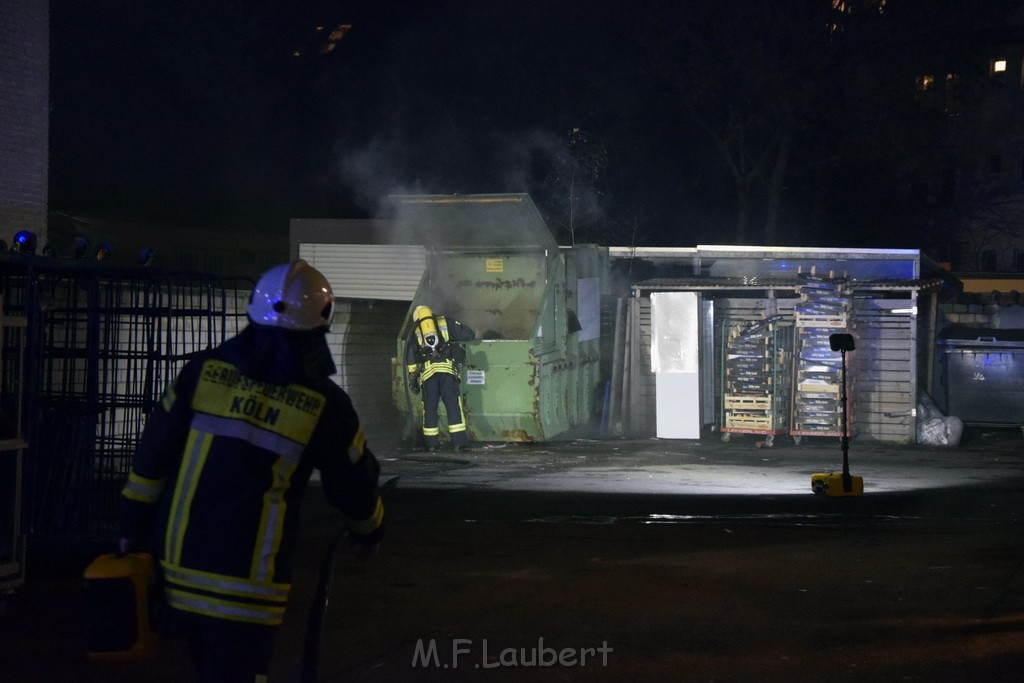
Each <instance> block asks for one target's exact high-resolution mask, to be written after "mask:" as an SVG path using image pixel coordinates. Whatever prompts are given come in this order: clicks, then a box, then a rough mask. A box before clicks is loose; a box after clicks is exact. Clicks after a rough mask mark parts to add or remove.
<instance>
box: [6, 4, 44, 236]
mask: <svg viewBox="0 0 1024 683" xmlns="http://www.w3.org/2000/svg"><path fill="white" fill-rule="evenodd" d="M49 83H50V20H49V4H48V3H47V2H45V0H4V2H2V3H0V240H3V241H4V243H5V244H6V245H7V246H8V247H9V246H10V244H11V243H12V240H13V237H14V235H15V234H16V233H17V232H19V231H20V230H29V231H31V232H34V233H36V235H37V236H38V239H39V242H40V246H42V242H44V241H45V237H46V214H47V193H48V187H49V182H48V175H49V117H50V108H49V88H50V85H49Z"/></svg>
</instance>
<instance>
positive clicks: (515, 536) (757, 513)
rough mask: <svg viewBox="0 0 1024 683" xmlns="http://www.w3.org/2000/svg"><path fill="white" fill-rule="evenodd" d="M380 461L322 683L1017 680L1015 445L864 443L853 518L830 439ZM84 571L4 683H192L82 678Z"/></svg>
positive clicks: (16, 626) (53, 581)
mask: <svg viewBox="0 0 1024 683" xmlns="http://www.w3.org/2000/svg"><path fill="white" fill-rule="evenodd" d="M372 445H374V447H375V451H376V452H377V454H378V457H379V458H380V459H381V462H382V467H383V472H382V478H383V479H390V478H393V477H399V479H398V481H397V487H396V488H395V489H394V490H393V491H392V492H391V493H390V494H389V495H388V498H387V500H386V510H387V516H388V531H387V538H386V540H385V543H384V545H383V546H382V548H381V549H380V552H379V554H378V555H377V557H375V558H374V559H373V560H372V561H370V562H363V561H360V560H359V559H357V558H356V557H355V554H354V553H353V552H352V551H351V549H349V548H348V547H343V548H342V549H341V551H340V552H339V553H338V556H337V559H336V562H335V566H334V573H333V585H332V590H331V593H330V600H329V603H328V605H327V610H326V613H325V618H324V638H323V645H322V649H321V656H320V658H319V673H320V680H324V681H350V680H355V681H371V680H372V681H378V680H403V681H404V680H413V681H419V680H424V681H434V680H437V681H444V680H454V681H462V680H483V681H512V680H516V681H522V680H531V681H532V680H537V681H567V680H570V681H571V680H598V681H622V680H629V679H636V680H647V681H680V680H683V681H690V680H692V681H741V680H742V681H749V680H769V681H773V680H785V681H822V680H859V681H864V680H867V681H875V680H877V681H894V680H895V681H899V680H912V681H913V680H916V681H947V680H948V681H963V680H988V681H1003V680H1005V681H1010V680H1013V681H1016V680H1019V679H1020V677H1021V676H1022V675H1024V437H1022V436H1021V432H1020V430H974V431H970V432H968V434H966V435H965V441H964V443H963V444H962V445H960V446H958V447H956V448H941V447H923V446H910V447H900V446H888V445H880V444H875V443H870V442H860V441H859V440H857V439H855V440H853V441H852V442H851V444H850V448H849V462H850V470H851V472H852V473H853V474H855V475H858V476H862V477H864V482H865V493H864V496H863V497H858V498H828V497H824V496H819V495H814V494H813V493H812V492H811V487H810V476H811V474H812V473H815V472H823V471H839V470H841V467H842V452H841V449H840V447H839V443H838V440H831V439H821V440H814V439H803V440H802V441H801V443H800V445H796V444H794V443H793V442H792V441H791V440H787V439H785V438H777V439H776V441H775V445H774V446H773V447H772V448H758V447H757V446H756V440H755V439H754V438H750V439H745V438H739V439H736V438H734V439H733V440H732V441H730V442H729V443H722V442H721V441H720V440H719V439H717V438H715V437H714V436H712V435H709V436H708V437H707V438H705V439H701V440H699V441H670V440H658V439H640V440H590V439H577V440H565V441H560V442H555V443H550V444H532V445H522V444H475V445H474V449H473V450H471V451H469V452H466V453H450V452H444V451H442V452H438V453H434V454H427V453H415V452H410V451H409V450H408V449H407V448H405V447H403V446H402V445H401V444H394V445H391V444H387V443H384V442H378V443H376V444H372ZM305 515H306V516H305V526H304V534H303V537H302V542H301V550H300V555H301V558H302V561H301V562H300V567H301V570H300V572H299V575H298V577H297V581H296V588H295V590H294V592H293V598H292V601H291V603H290V606H289V611H288V614H287V617H286V622H285V625H284V627H283V629H282V633H281V638H280V644H279V648H278V652H277V655H276V657H275V661H274V667H273V670H272V674H273V676H272V679H271V680H278V681H297V680H299V679H300V677H299V671H300V670H301V666H302V659H303V650H304V647H303V645H304V635H305V631H306V626H307V623H308V616H309V614H310V611H311V609H312V608H313V607H314V606H316V605H314V599H313V594H314V587H315V585H316V582H317V578H318V574H319V570H320V566H321V560H322V558H323V555H324V551H325V549H326V548H327V547H328V546H329V544H330V542H331V540H332V539H333V538H334V536H335V535H336V533H337V531H338V520H337V517H336V516H335V515H334V513H333V512H332V511H331V509H330V508H329V507H328V506H326V505H325V503H324V501H323V498H322V496H321V495H319V492H317V491H315V490H314V491H311V494H310V495H309V496H307V503H306V509H305ZM44 559H45V560H46V561H48V562H49V561H50V560H51V559H52V558H44V557H40V558H39V562H42V561H44ZM58 565H59V567H60V569H58ZM76 571H77V572H79V574H78V575H79V576H80V567H78V566H76V564H75V561H74V558H70V557H69V558H65V559H64V561H61V562H57V563H52V562H51V567H50V569H49V570H47V569H45V568H43V567H37V569H36V571H35V572H34V573H35V575H36V576H35V577H33V576H32V573H31V572H30V576H29V580H28V582H27V583H26V585H25V586H23V587H22V588H20V589H19V590H18V591H16V592H15V593H14V594H13V595H11V596H9V597H8V599H7V606H6V611H5V614H4V616H3V617H2V619H0V626H2V631H0V634H2V641H3V643H4V644H3V648H2V653H0V680H54V681H71V680H90V681H91V680H153V681H180V680H188V672H187V667H188V662H187V659H186V657H185V656H184V648H183V645H182V643H181V642H179V641H177V640H176V639H173V638H172V639H168V640H165V641H164V642H163V643H162V647H161V652H160V654H159V656H158V657H157V658H156V659H155V660H151V661H149V662H146V663H144V664H139V665H131V666H117V667H112V666H108V665H104V666H98V665H96V664H94V663H91V662H89V661H88V660H87V659H86V658H85V656H84V654H83V652H82V637H81V635H82V626H83V624H82V619H81V612H82V609H81V608H82V587H81V581H80V580H78V579H77V577H76V576H75V572H76Z"/></svg>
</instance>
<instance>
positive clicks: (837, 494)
mask: <svg viewBox="0 0 1024 683" xmlns="http://www.w3.org/2000/svg"><path fill="white" fill-rule="evenodd" d="M811 490H812V491H814V493H816V494H818V495H824V496H829V497H832V498H851V497H855V496H863V495H864V477H855V476H853V475H852V474H851V475H850V486H849V490H846V489H845V488H844V487H843V473H842V472H820V473H818V474H812V475H811Z"/></svg>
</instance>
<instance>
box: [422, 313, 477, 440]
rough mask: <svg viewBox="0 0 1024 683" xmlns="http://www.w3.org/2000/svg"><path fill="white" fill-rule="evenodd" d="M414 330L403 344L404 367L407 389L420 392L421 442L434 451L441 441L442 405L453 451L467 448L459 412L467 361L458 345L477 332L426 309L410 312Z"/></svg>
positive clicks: (462, 415) (464, 427) (463, 350)
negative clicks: (461, 378)
mask: <svg viewBox="0 0 1024 683" xmlns="http://www.w3.org/2000/svg"><path fill="white" fill-rule="evenodd" d="M412 322H413V328H412V331H411V332H410V333H409V336H408V338H407V340H406V344H405V366H406V370H407V371H408V373H409V389H410V390H411V391H412V393H414V394H418V393H420V391H421V390H422V392H423V396H422V399H423V442H424V445H425V446H426V448H427V450H431V451H433V450H435V449H436V448H437V445H438V442H439V440H440V432H441V430H440V428H439V427H438V417H439V413H438V404H439V403H444V410H445V414H446V415H447V417H448V433H449V436H450V438H451V442H452V446H454V448H455V450H456V451H463V450H465V449H466V448H467V446H468V445H469V437H468V436H467V435H466V416H465V413H464V411H463V410H462V395H461V393H460V386H459V385H460V382H459V370H460V367H461V365H462V363H464V362H465V360H466V350H465V348H464V347H463V346H462V345H461V344H459V343H458V342H465V341H470V340H472V339H473V338H475V337H476V333H475V332H474V331H473V329H472V328H471V327H469V326H468V325H464V324H462V323H460V322H459V321H458V320H454V319H448V318H445V316H443V315H435V314H434V312H433V311H431V310H430V308H428V307H427V306H417V307H416V308H415V309H413V312H412Z"/></svg>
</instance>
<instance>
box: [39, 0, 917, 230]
mask: <svg viewBox="0 0 1024 683" xmlns="http://www.w3.org/2000/svg"><path fill="white" fill-rule="evenodd" d="M758 4H760V3H754V5H755V6H756V5H758ZM814 4H815V3H806V2H803V1H800V2H789V1H787V0H783V1H782V2H779V3H766V5H768V6H772V7H779V8H784V9H780V10H779V11H778V12H775V10H772V11H771V12H769V14H772V16H771V17H767V18H766V17H765V16H763V15H762V14H763V13H761V14H759V13H758V12H746V11H743V12H740V11H736V10H735V9H733V10H728V9H723V10H714V11H712V10H709V9H708V8H710V7H718V6H721V5H725V6H742V7H746V3H707V4H706V5H707V6H706V7H705V6H704V5H703V4H701V3H681V2H678V1H673V0H665V1H659V0H638V1H637V2H628V3H627V2H621V1H618V0H588V1H586V2H582V1H578V2H569V1H560V0H543V1H542V0H521V1H520V2H516V3H491V2H481V1H479V0H475V1H470V0H463V1H458V0H437V1H434V2H418V1H411V0H409V1H405V2H397V1H387V0H382V1H376V2H373V1H370V0H366V1H352V2H345V1H343V0H338V1H336V2H325V1H322V0H319V1H314V2H286V1H283V0H278V1H271V0H249V1H246V0H223V1H221V0H218V2H201V3H200V2H184V3H167V2H155V1H153V0H131V1H129V0H98V1H97V2H91V3H82V2H75V1H72V0H51V24H52V39H51V73H52V77H51V104H52V113H51V209H52V210H56V211H64V212H68V213H80V214H88V215H110V216H118V217H125V218H131V219H137V220H145V221H146V222H151V223H152V222H159V221H167V222H188V223H193V224H200V225H209V226H217V225H224V226H232V227H239V226H244V227H250V228H252V229H259V230H274V231H277V230H280V231H287V221H288V219H289V218H293V217H294V218H299V217H330V218H358V217H367V216H373V215H377V213H378V212H379V211H381V210H382V209H381V200H382V198H384V197H386V195H387V194H389V193H414V192H424V193H463V194H471V193H490V192H529V193H530V194H531V196H533V197H534V198H535V200H536V201H537V202H538V204H539V205H541V207H542V211H543V212H544V213H545V215H546V216H548V217H549V219H550V222H551V223H552V224H554V225H555V226H556V227H555V229H556V232H558V233H559V234H558V239H559V240H560V241H561V242H563V243H566V242H567V241H568V239H569V237H570V235H569V233H568V232H567V230H568V227H567V226H568V225H569V223H570V220H569V218H568V217H569V216H570V215H572V217H573V220H576V221H578V223H577V224H578V226H579V228H578V231H577V234H576V238H577V239H584V238H585V239H586V240H587V241H599V242H602V243H607V244H628V243H631V242H637V243H640V244H646V245H649V246H689V245H693V244H697V243H716V242H727V241H729V239H728V236H729V235H730V234H732V230H733V228H734V224H735V220H736V219H735V205H736V194H735V183H734V180H733V177H732V176H731V175H730V170H729V168H728V166H727V165H726V164H725V163H723V160H722V157H721V155H720V154H719V152H718V151H717V150H716V147H715V143H714V140H713V138H712V137H710V136H709V134H708V131H707V130H704V129H702V128H701V126H700V125H698V123H697V122H696V121H695V120H694V118H693V117H692V116H691V115H690V114H691V113H692V105H693V103H696V104H697V105H698V106H704V107H705V109H704V110H703V111H702V112H701V114H702V115H703V117H704V120H705V121H710V122H711V123H712V124H713V125H717V124H719V123H721V122H722V121H724V120H725V118H726V117H727V116H728V113H729V111H730V107H732V106H733V105H734V104H735V103H736V102H746V103H747V104H746V105H745V106H746V109H745V110H744V111H746V112H748V113H749V112H757V113H756V114H755V115H754V116H753V117H752V119H759V118H763V119H764V120H763V121H761V120H754V121H753V123H752V126H756V127H757V128H756V129H755V128H749V129H748V135H749V136H750V138H754V136H755V134H756V135H757V136H760V137H763V138H764V139H765V140H766V141H767V140H769V139H770V138H771V136H772V135H775V134H776V133H777V129H778V127H777V122H778V119H777V118H776V119H773V118H772V117H771V116H768V115H767V114H765V115H764V116H762V115H761V112H766V111H768V112H770V111H772V108H773V107H774V111H783V110H784V109H785V105H787V104H788V102H793V101H798V102H800V103H805V101H807V100H809V99H810V98H809V97H803V96H802V95H801V94H800V93H803V92H804V90H813V88H812V87H811V86H807V87H806V88H805V86H804V84H803V80H804V76H803V75H802V74H805V73H807V65H806V64H803V63H799V64H797V63H795V61H799V59H803V56H804V54H805V53H809V52H810V53H813V51H814V50H816V49H818V47H819V46H820V45H822V44H824V43H820V42H819V43H812V42H811V40H810V39H808V38H806V37H805V36H807V35H811V36H815V38H814V39H815V40H817V36H818V35H819V34H820V35H821V36H825V37H826V40H825V42H827V32H826V31H824V30H822V31H820V32H819V31H818V30H817V29H818V28H821V26H822V25H823V24H822V19H821V15H820V13H819V12H820V8H816V9H815V11H808V10H807V9H806V8H807V7H808V6H810V5H814ZM890 4H892V3H890ZM828 5H829V3H827V2H824V3H821V7H827V6H828ZM695 6H697V7H700V8H701V9H699V10H697V9H692V8H693V7H695ZM688 8H689V9H688ZM766 22H768V23H766ZM771 22H778V25H779V26H783V27H790V28H787V29H785V31H789V33H786V32H785V31H783V32H781V37H780V35H779V33H780V32H778V31H776V32H774V35H770V34H773V31H770V30H767V29H766V26H770V25H771ZM338 24H351V25H352V28H351V30H350V31H348V33H347V34H346V35H345V37H344V38H343V39H342V40H341V41H339V42H337V44H336V47H335V49H334V50H333V51H331V52H329V53H327V54H322V53H319V52H318V51H317V49H318V48H319V47H321V46H323V45H324V44H325V38H324V36H325V35H326V33H329V32H330V30H331V29H332V28H334V27H335V26H337V25H338ZM317 25H321V26H324V27H325V30H324V31H322V32H319V33H318V32H317V31H315V30H314V27H315V26H317ZM809 26H813V27H816V29H815V30H814V31H808V30H807V27H809ZM709 29H710V30H709ZM886 49H888V48H886ZM296 53H298V56H296ZM766 54H768V55H769V56H768V57H765V55H766ZM873 54H875V56H876V58H878V59H881V58H882V57H884V56H885V55H886V54H887V53H885V51H884V50H875V51H874V52H873ZM798 58H799V59H798ZM836 61H838V60H836ZM848 62H849V60H847V63H848ZM759 63H761V64H762V68H761V70H760V71H756V70H755V71H753V72H752V73H751V74H745V73H739V72H738V71H737V69H739V70H740V71H742V70H745V69H747V68H748V67H749V66H750V65H756V64H759ZM765 64H767V65H771V68H772V69H777V70H776V71H771V70H768V69H767V68H766V67H765V66H764V65H765ZM858 64H860V65H861V66H863V67H864V68H865V69H868V70H870V68H872V67H874V68H879V65H877V64H876V65H871V64H864V63H863V62H858ZM737 65H741V66H739V67H738V66H737ZM698 67H699V68H698ZM828 67H829V68H830V69H833V70H835V69H836V65H835V63H830V64H829V65H828ZM787 70H789V71H791V73H789V74H788V76H787V73H786V72H787ZM883 70H884V71H887V72H888V73H889V76H890V79H891V78H892V77H893V74H892V71H891V69H883ZM839 71H841V72H842V73H841V78H833V79H832V80H833V81H838V82H850V83H854V82H855V81H854V80H853V78H854V76H855V75H858V74H855V73H854V72H853V71H852V70H850V69H846V70H843V69H839ZM793 74H800V76H799V77H798V78H795V79H794V78H793V77H792V76H793ZM860 75H862V74H860ZM832 76H835V74H832ZM766 80H770V82H771V90H766V89H765V82H766ZM909 82H910V83H912V80H911V81H909ZM891 85H892V84H891V83H890V84H889V85H888V86H887V85H879V86H877V87H874V86H873V87H872V91H873V92H879V93H883V92H885V91H886V88H887V87H889V86H891ZM813 87H818V85H817V84H815V85H814V86H813ZM850 87H852V86H850ZM775 93H782V94H783V95H780V96H779V97H776V96H775ZM909 93H910V91H909V90H908V94H909ZM826 95H827V97H828V98H831V99H828V100H827V101H828V102H831V104H830V105H829V106H836V107H837V108H836V109H835V110H834V111H833V110H829V111H823V110H822V109H821V107H820V106H818V108H817V109H813V107H810V106H807V105H806V104H804V106H805V107H806V108H808V109H812V110H813V111H815V116H811V117H805V118H803V119H801V120H800V121H799V122H798V124H799V125H797V126H795V130H796V139H797V140H798V143H799V144H797V145H794V148H793V152H792V153H791V154H790V156H789V163H790V165H791V169H792V171H791V172H790V173H789V174H788V176H787V186H786V188H785V192H786V194H784V200H785V207H784V209H785V210H784V211H782V212H781V213H780V227H779V229H778V231H777V234H778V237H777V238H776V242H777V243H789V244H806V245H808V246H814V245H818V246H820V244H821V243H822V242H826V243H827V242H832V243H837V242H844V243H847V244H848V245H849V246H913V245H912V244H891V245H888V244H883V243H882V242H884V241H886V240H888V241H890V242H891V241H893V237H892V231H891V230H890V229H879V230H877V238H878V241H879V243H878V244H874V243H872V244H852V243H851V242H853V241H856V240H854V239H853V238H851V237H850V235H852V234H856V235H857V239H859V240H871V239H875V237H876V236H874V235H872V234H869V233H871V231H867V232H865V231H863V230H862V231H855V232H851V231H850V230H849V229H848V228H847V226H848V225H849V224H851V223H852V222H853V221H854V220H855V219H858V216H857V212H858V211H862V212H863V215H861V216H860V217H859V219H860V220H862V221H865V222H866V221H871V222H872V225H876V224H877V221H878V216H879V215H882V214H884V213H886V208H885V207H886V202H887V201H889V200H888V199H886V198H885V197H883V196H879V195H878V194H877V192H878V189H879V188H878V187H873V186H872V185H871V184H870V183H861V182H855V181H854V180H853V179H854V178H865V177H868V178H870V177H875V178H886V177H887V176H886V175H885V173H888V169H889V168H890V167H891V166H892V165H893V164H892V163H891V161H892V160H891V159H890V158H887V157H885V155H891V154H893V150H892V149H891V145H890V146H889V148H888V149H884V150H883V151H881V152H877V153H876V152H874V151H871V152H868V151H865V146H864V145H863V144H861V145H860V147H859V148H856V147H854V148H855V149H856V151H854V152H851V153H850V154H834V153H832V151H833V150H834V149H836V148H837V147H841V146H843V145H844V144H848V143H849V141H848V140H846V139H845V138H844V135H846V133H844V132H843V131H845V130H849V128H850V127H851V122H852V124H853V125H855V126H871V125H881V124H877V121H876V120H875V119H874V118H872V117H878V120H882V118H883V117H882V115H880V114H879V113H878V112H879V111H881V110H882V109H883V107H882V106H878V107H875V108H874V109H872V108H871V107H870V106H867V105H865V104H864V98H863V97H860V96H857V95H856V94H855V93H850V92H841V91H840V92H833V91H830V92H828V93H825V94H824V95H823V93H822V91H821V90H820V89H819V90H817V91H814V97H822V98H824V97H825V96H826ZM787 97H788V98H789V100H785V98H787ZM847 97H849V98H850V100H851V101H856V102H858V105H857V106H858V107H859V109H858V110H857V111H855V112H854V111H851V110H843V109H841V108H839V107H840V106H841V105H842V104H843V103H844V101H845V99H844V98H847ZM769 100H770V101H769ZM776 100H778V101H782V102H783V104H782V105H780V104H779V103H778V102H777V101H776ZM758 101H765V102H766V106H764V107H761V106H760V105H758V106H753V105H752V104H750V102H758ZM823 101H824V100H823ZM687 103H690V106H691V108H690V109H688V106H687ZM815 106H817V105H815ZM886 110H887V111H891V110H892V108H891V107H888V105H886ZM886 116H888V115H886ZM886 132H887V133H888V134H891V135H893V137H894V138H897V139H901V140H903V139H904V137H903V136H900V135H899V134H898V133H892V132H891V131H886ZM766 144H767V143H766ZM906 144H912V143H910V142H907V143H906ZM880 147H884V145H880ZM826 149H827V150H829V152H828V153H826V152H825V151H823V150H826ZM836 158H840V159H842V161H841V163H838V164H837V162H836V161H835V159H836ZM872 164H885V169H884V171H885V172H884V173H883V172H881V171H879V169H878V168H874V167H873V166H872ZM876 182H877V181H876ZM843 188H845V189H843ZM761 191H763V189H761V188H757V189H756V191H755V194H754V196H753V198H752V203H753V208H754V211H753V212H752V214H751V216H752V222H754V223H756V222H758V221H761V220H763V219H762V218H760V217H759V215H761V214H763V208H764V203H763V202H764V200H763V195H759V194H757V192H761ZM866 196H868V197H870V200H869V201H862V200H863V199H864V198H865V197H866ZM569 197H571V198H572V201H570V200H569V199H568V198H569ZM893 201H894V200H893ZM759 202H760V203H759ZM570 208H571V209H572V212H570ZM851 211H853V212H854V213H853V215H851ZM834 215H839V216H842V217H843V221H845V224H844V225H839V224H838V223H837V222H836V221H833V220H832V216H834ZM577 224H574V225H577ZM823 226H826V227H824V228H823ZM836 226H838V227H836ZM833 228H834V229H833ZM752 232H753V233H754V234H755V235H756V234H757V231H756V229H755V230H752ZM750 243H758V240H757V239H756V238H753V239H751V240H750ZM812 243H813V244H812Z"/></svg>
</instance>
